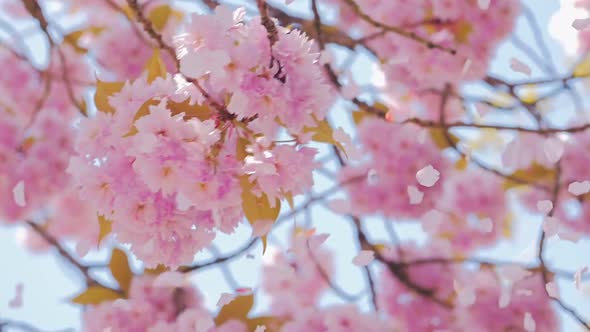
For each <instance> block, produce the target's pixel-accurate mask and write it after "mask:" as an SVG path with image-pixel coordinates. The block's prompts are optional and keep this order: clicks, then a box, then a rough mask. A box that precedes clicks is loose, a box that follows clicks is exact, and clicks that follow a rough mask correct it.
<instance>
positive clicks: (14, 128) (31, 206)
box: [0, 47, 89, 222]
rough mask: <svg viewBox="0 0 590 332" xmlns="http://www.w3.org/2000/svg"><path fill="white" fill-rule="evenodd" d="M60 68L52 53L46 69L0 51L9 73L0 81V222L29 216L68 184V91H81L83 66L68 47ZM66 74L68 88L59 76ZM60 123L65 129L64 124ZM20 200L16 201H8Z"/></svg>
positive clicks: (71, 135)
mask: <svg viewBox="0 0 590 332" xmlns="http://www.w3.org/2000/svg"><path fill="white" fill-rule="evenodd" d="M61 52H63V54H64V57H67V58H69V59H70V60H69V61H67V62H66V63H65V65H64V64H62V62H61V57H60V56H59V55H58V54H57V51H55V52H54V53H53V54H52V56H51V61H50V63H49V65H48V66H47V68H45V69H43V70H41V69H37V68H35V67H33V66H32V65H31V64H30V63H28V62H27V61H26V60H24V59H22V58H20V57H18V56H17V55H15V54H13V53H11V52H9V51H7V50H5V49H2V50H0V63H1V64H2V66H4V67H5V68H12V70H14V72H13V73H14V74H11V75H3V76H2V77H1V78H0V194H1V195H2V197H4V198H5V199H3V200H2V202H0V220H2V221H4V222H15V221H17V220H22V219H26V218H31V217H32V216H33V214H34V213H35V212H38V211H39V209H41V208H44V207H46V206H47V204H50V203H56V204H59V199H58V196H60V192H61V191H62V190H63V188H68V187H69V186H70V182H69V177H68V175H67V174H66V172H65V170H66V167H67V164H68V159H69V157H70V154H71V153H72V152H73V140H74V135H75V132H74V130H73V128H72V127H71V124H72V123H73V121H74V119H75V118H76V115H77V112H78V111H77V110H76V108H75V107H74V106H73V103H72V101H71V100H70V99H69V95H68V93H67V90H68V89H71V90H73V93H77V92H80V91H83V89H84V86H85V85H86V84H87V82H88V81H89V79H88V77H89V72H88V66H87V65H86V64H85V63H84V62H83V61H82V59H80V57H77V56H75V54H74V52H73V50H72V49H71V48H68V47H63V48H62V49H61ZM62 70H65V71H67V73H68V80H69V82H70V84H69V87H68V86H66V82H65V79H64V78H63V77H62ZM64 124H65V126H64ZM15 195H16V196H17V197H18V196H20V197H21V199H9V198H12V197H15Z"/></svg>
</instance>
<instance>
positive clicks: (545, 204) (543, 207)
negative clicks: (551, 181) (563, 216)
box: [537, 199, 553, 214]
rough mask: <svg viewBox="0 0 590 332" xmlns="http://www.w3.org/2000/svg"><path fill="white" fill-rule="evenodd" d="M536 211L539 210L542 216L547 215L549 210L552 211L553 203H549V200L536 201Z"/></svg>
mask: <svg viewBox="0 0 590 332" xmlns="http://www.w3.org/2000/svg"><path fill="white" fill-rule="evenodd" d="M537 210H539V212H542V213H544V214H548V213H549V212H551V210H553V202H551V201H550V200H547V199H546V200H542V201H538V202H537Z"/></svg>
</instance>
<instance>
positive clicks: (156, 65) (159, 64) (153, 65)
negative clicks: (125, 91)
mask: <svg viewBox="0 0 590 332" xmlns="http://www.w3.org/2000/svg"><path fill="white" fill-rule="evenodd" d="M144 70H145V71H146V72H147V82H148V83H152V82H153V81H154V80H155V79H156V78H158V77H166V74H167V71H166V65H165V64H164V61H163V60H162V56H161V55H160V49H158V48H154V53H153V54H152V57H151V58H150V59H149V60H148V62H147V63H146V64H145V66H144Z"/></svg>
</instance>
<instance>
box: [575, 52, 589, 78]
mask: <svg viewBox="0 0 590 332" xmlns="http://www.w3.org/2000/svg"><path fill="white" fill-rule="evenodd" d="M573 76H574V77H586V76H590V56H587V57H585V58H584V60H582V61H581V62H580V63H578V64H577V65H576V68H574V72H573Z"/></svg>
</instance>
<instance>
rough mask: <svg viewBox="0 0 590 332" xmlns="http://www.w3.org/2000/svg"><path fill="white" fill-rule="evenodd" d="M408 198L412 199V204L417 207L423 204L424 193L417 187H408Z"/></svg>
mask: <svg viewBox="0 0 590 332" xmlns="http://www.w3.org/2000/svg"><path fill="white" fill-rule="evenodd" d="M408 196H409V198H410V204H412V205H416V204H420V203H422V199H423V198H424V193H423V192H421V191H420V190H419V189H418V188H416V186H411V185H410V186H408Z"/></svg>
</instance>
